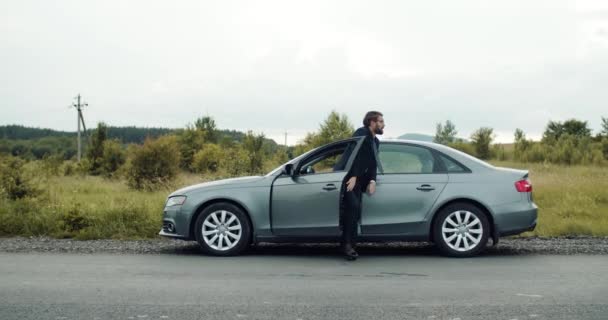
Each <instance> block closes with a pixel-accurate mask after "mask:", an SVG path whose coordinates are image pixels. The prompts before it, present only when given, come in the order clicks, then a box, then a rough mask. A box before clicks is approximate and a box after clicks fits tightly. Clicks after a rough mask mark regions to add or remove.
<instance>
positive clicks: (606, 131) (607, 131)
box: [601, 117, 608, 137]
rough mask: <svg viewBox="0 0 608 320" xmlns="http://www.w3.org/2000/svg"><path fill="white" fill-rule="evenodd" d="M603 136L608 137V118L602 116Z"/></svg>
mask: <svg viewBox="0 0 608 320" xmlns="http://www.w3.org/2000/svg"><path fill="white" fill-rule="evenodd" d="M601 134H602V136H604V137H608V118H604V117H602V131H601Z"/></svg>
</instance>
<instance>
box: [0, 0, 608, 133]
mask: <svg viewBox="0 0 608 320" xmlns="http://www.w3.org/2000/svg"><path fill="white" fill-rule="evenodd" d="M77 93H81V94H82V95H83V96H84V98H85V100H86V101H87V102H88V103H89V107H88V108H87V109H86V110H85V112H84V115H85V120H86V122H87V124H88V126H90V127H93V126H95V124H96V123H97V122H99V121H105V122H106V123H108V124H110V125H115V126H126V125H136V126H144V127H152V126H155V127H170V128H175V127H184V126H185V125H186V124H188V123H192V122H194V120H195V119H196V118H197V117H200V116H204V115H206V114H209V115H211V116H213V117H214V118H215V119H216V122H217V124H218V126H219V127H220V128H227V129H237V130H241V131H246V130H249V129H251V130H254V131H256V132H264V133H265V134H266V136H268V137H271V138H274V139H275V140H277V141H278V142H279V143H283V139H284V134H283V132H285V131H287V132H288V144H293V143H295V142H297V140H298V139H301V138H302V137H303V136H304V134H305V133H306V132H308V131H313V130H316V129H317V128H318V126H319V123H320V122H321V121H322V120H323V119H325V118H326V117H327V115H328V114H329V112H330V111H331V110H332V109H334V110H336V111H338V112H340V113H345V114H346V115H347V116H348V117H349V118H350V120H351V122H353V123H354V124H355V126H356V127H357V126H360V124H361V118H362V117H363V115H364V114H365V112H366V111H368V110H371V109H374V110H379V111H381V112H383V113H384V115H385V120H386V125H387V127H386V130H385V134H384V138H390V137H396V136H399V135H401V134H403V133H426V134H433V133H434V130H435V124H436V123H437V122H439V121H445V120H448V119H449V120H452V121H453V122H454V123H455V124H456V127H457V129H458V131H459V136H462V137H468V136H469V135H470V134H471V132H472V131H474V130H475V129H476V128H479V127H482V126H489V127H492V128H494V130H495V132H496V133H497V140H498V141H511V140H512V139H513V137H512V136H513V131H514V130H515V128H522V129H523V130H524V131H525V132H526V133H527V134H528V136H529V137H532V138H539V137H540V135H541V134H542V131H543V129H544V126H545V125H546V123H547V122H548V121H549V120H560V121H561V120H566V119H568V118H572V117H574V118H578V119H582V120H587V121H589V124H590V126H591V128H592V129H594V133H595V132H597V131H598V130H599V128H600V119H601V116H608V1H600V0H588V1H560V0H549V1H534V0H524V1H516V0H508V1H488V0H480V1H464V0H458V1H454V0H446V1H420V0H416V1H363V2H360V1H352V0H349V1H318V2H317V1H310V0H307V1H298V2H295V1H284V0H282V1H163V2H156V1H150V0H145V1H83V0H76V1H23V0H20V1H8V0H0V124H23V125H26V126H35V127H46V128H53V129H60V130H70V131H74V130H75V127H76V113H75V111H74V110H71V109H68V105H70V103H71V102H72V98H73V97H74V96H75V95H76V94H77Z"/></svg>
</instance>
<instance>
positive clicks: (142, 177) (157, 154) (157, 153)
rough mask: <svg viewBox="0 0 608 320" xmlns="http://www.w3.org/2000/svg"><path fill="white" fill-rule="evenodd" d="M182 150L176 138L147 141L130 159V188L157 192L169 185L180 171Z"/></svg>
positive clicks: (168, 137) (127, 175)
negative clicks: (156, 190)
mask: <svg viewBox="0 0 608 320" xmlns="http://www.w3.org/2000/svg"><path fill="white" fill-rule="evenodd" d="M179 161H180V150H179V146H178V143H177V140H176V138H175V136H162V137H159V138H157V139H154V140H153V139H146V141H145V142H144V144H143V145H142V146H136V147H134V148H133V154H132V155H130V158H129V159H128V163H127V168H126V178H127V184H128V186H129V187H131V188H133V189H137V190H147V191H151V190H155V189H158V188H159V187H162V186H167V185H168V183H170V182H171V180H172V179H173V178H174V177H175V176H176V175H177V173H178V170H179V163H180V162H179Z"/></svg>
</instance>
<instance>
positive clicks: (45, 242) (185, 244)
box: [0, 237, 608, 256]
mask: <svg viewBox="0 0 608 320" xmlns="http://www.w3.org/2000/svg"><path fill="white" fill-rule="evenodd" d="M490 244H491V241H490V242H489V245H488V248H487V250H485V251H484V253H483V254H482V255H506V256H508V255H523V254H536V255H542V254H549V255H579V254H584V255H606V254H608V237H601V238H600V237H556V238H537V237H528V238H521V237H520V238H518V237H506V238H501V239H500V241H499V243H498V245H497V246H495V247H493V246H491V245H490ZM357 248H358V252H359V253H360V254H361V255H370V256H373V255H380V256H381V255H403V256H408V255H431V256H432V255H439V253H438V251H437V250H436V249H435V248H434V246H433V244H432V243H428V242H387V243H359V244H358V246H357ZM0 252H9V253H75V254H96V253H104V254H108V253H110V254H200V251H199V249H198V245H197V243H196V242H193V241H182V240H172V239H164V238H155V239H148V240H87V241H84V240H71V239H53V238H48V237H27V238H26V237H10V238H0ZM245 254H251V255H286V256H288V255H338V254H339V249H338V244H336V243H321V244H293V243H283V244H271V243H260V244H258V245H256V246H253V247H252V248H250V249H249V250H248V251H247V252H246V253H245Z"/></svg>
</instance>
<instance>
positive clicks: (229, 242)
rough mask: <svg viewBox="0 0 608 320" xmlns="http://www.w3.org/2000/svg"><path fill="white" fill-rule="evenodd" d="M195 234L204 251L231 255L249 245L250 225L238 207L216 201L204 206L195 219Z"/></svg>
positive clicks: (218, 254)
mask: <svg viewBox="0 0 608 320" xmlns="http://www.w3.org/2000/svg"><path fill="white" fill-rule="evenodd" d="M195 236H196V241H197V242H198V244H199V245H200V246H201V250H202V251H203V252H204V253H207V254H211V255H216V256H233V255H238V254H239V253H241V252H242V251H243V250H245V249H246V248H247V247H248V246H249V242H250V241H249V240H250V239H251V226H250V223H249V219H248V218H247V215H246V214H245V212H243V210H241V209H240V208H239V207H237V206H235V205H233V204H231V203H216V204H212V205H210V206H209V207H207V208H205V209H204V210H203V212H201V214H200V215H199V216H198V218H197V219H196V225H195Z"/></svg>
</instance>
